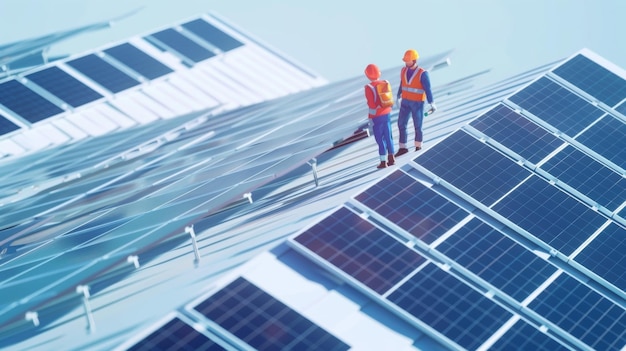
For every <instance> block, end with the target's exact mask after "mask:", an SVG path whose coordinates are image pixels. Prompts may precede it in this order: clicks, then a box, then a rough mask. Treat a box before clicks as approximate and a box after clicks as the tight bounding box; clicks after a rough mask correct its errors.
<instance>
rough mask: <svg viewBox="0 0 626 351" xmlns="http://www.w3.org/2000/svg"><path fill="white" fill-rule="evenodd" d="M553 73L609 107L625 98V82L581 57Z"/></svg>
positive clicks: (568, 62) (573, 59)
mask: <svg viewBox="0 0 626 351" xmlns="http://www.w3.org/2000/svg"><path fill="white" fill-rule="evenodd" d="M554 73H555V74H556V75H558V76H560V77H561V78H563V79H565V80H567V81H569V82H570V83H572V84H573V85H575V86H576V87H577V88H579V89H580V90H583V91H585V92H587V93H588V94H589V95H591V96H593V97H595V98H596V99H598V100H600V101H602V102H604V103H605V104H607V105H609V106H614V105H615V104H617V103H619V102H621V101H622V100H623V99H624V98H626V80H624V79H623V78H621V77H620V76H618V75H617V74H615V73H613V72H611V71H609V70H608V69H606V68H604V67H602V66H600V65H599V64H597V63H596V62H594V61H592V60H591V59H589V58H587V57H585V56H583V55H580V54H579V55H576V56H575V57H573V58H572V59H570V60H569V61H567V62H566V63H564V64H563V65H561V66H559V67H557V68H556V69H555V70H554Z"/></svg>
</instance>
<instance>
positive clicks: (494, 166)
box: [415, 131, 530, 205]
mask: <svg viewBox="0 0 626 351" xmlns="http://www.w3.org/2000/svg"><path fill="white" fill-rule="evenodd" d="M415 162H417V163H418V164H420V165H422V166H423V167H425V168H426V169H428V170H429V171H431V172H433V173H435V174H436V175H438V176H439V177H441V178H442V179H443V180H445V181H447V182H449V183H451V184H452V185H454V186H455V187H457V188H459V189H460V190H461V191H463V192H465V193H466V194H468V195H470V196H472V197H473V198H475V199H476V200H478V201H480V202H482V203H484V204H486V205H490V204H492V203H494V202H495V201H496V200H497V199H499V198H500V197H502V196H503V195H504V194H506V193H507V192H508V191H510V190H511V189H513V187H515V186H516V185H517V184H518V183H520V182H521V181H522V180H523V179H525V178H526V177H528V176H529V175H530V172H529V171H527V170H526V169H524V168H522V167H520V166H518V165H517V164H516V163H515V162H513V161H512V160H510V159H508V158H506V157H504V156H503V155H502V154H500V153H498V152H497V151H495V150H494V149H492V148H491V147H489V146H487V145H486V144H484V143H481V142H480V141H478V140H477V139H475V138H474V137H472V136H470V135H469V134H467V133H465V132H463V131H457V132H454V133H453V134H451V135H450V136H449V137H448V138H446V139H444V140H442V141H441V142H439V143H437V144H435V145H433V146H432V147H431V148H430V149H428V150H427V151H426V152H424V153H423V154H422V155H420V156H418V157H417V158H416V159H415Z"/></svg>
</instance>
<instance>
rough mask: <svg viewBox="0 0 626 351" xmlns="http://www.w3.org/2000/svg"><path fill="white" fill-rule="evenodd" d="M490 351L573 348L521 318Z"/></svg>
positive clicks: (552, 350)
mask: <svg viewBox="0 0 626 351" xmlns="http://www.w3.org/2000/svg"><path fill="white" fill-rule="evenodd" d="M489 350H490V351H498V350H502V351H510V350H546V351H567V350H571V348H568V347H566V346H564V345H562V344H561V343H559V342H558V341H556V340H554V339H553V338H551V337H550V336H548V335H547V334H546V333H544V332H541V331H539V330H538V329H537V328H535V327H533V326H532V325H530V324H528V323H526V322H524V321H523V320H519V321H517V322H515V324H514V325H513V326H512V327H511V328H510V329H509V330H507V331H506V333H504V335H502V336H501V337H500V338H499V339H498V341H497V342H495V343H494V344H493V345H492V346H491V347H490V348H489Z"/></svg>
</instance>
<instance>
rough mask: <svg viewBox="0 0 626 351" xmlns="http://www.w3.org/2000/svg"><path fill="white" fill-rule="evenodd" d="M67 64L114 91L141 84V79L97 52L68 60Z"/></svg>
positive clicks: (117, 91)
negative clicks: (137, 78)
mask: <svg viewBox="0 0 626 351" xmlns="http://www.w3.org/2000/svg"><path fill="white" fill-rule="evenodd" d="M67 64H68V65H69V66H71V67H72V68H74V69H76V70H77V71H79V72H80V73H82V74H84V75H86V76H87V77H89V78H91V79H92V80H93V81H95V82H96V83H98V84H100V85H101V86H103V87H104V88H106V89H107V90H109V91H110V92H112V93H119V92H120V91H123V90H126V89H128V88H132V87H134V86H136V85H139V81H137V80H136V79H134V78H132V77H131V76H129V75H127V74H126V73H124V72H122V71H120V70H119V69H117V68H116V67H114V66H113V65H111V64H110V63H108V62H106V61H105V60H104V59H102V58H100V57H98V56H96V55H95V54H90V55H87V56H83V57H80V58H77V59H74V60H71V61H68V62H67Z"/></svg>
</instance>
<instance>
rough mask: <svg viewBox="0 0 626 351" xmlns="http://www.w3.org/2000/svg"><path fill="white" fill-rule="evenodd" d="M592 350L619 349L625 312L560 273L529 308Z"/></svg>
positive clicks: (624, 341) (625, 337) (625, 334)
mask: <svg viewBox="0 0 626 351" xmlns="http://www.w3.org/2000/svg"><path fill="white" fill-rule="evenodd" d="M528 307H530V308H531V309H532V310H534V311H535V312H537V313H539V314H540V315H541V316H543V317H545V318H547V319H548V320H549V321H551V322H552V323H554V324H556V325H558V326H559V327H561V328H562V329H564V330H565V331H567V332H569V333H570V334H572V335H573V336H574V337H576V338H578V339H580V340H581V341H583V342H584V343H586V344H587V345H589V346H590V347H591V348H593V349H594V350H623V347H624V346H625V345H626V310H624V308H622V307H620V306H618V305H616V304H614V303H613V302H611V301H610V300H608V299H606V298H604V297H602V296H601V295H600V294H598V293H597V292H595V291H593V290H592V289H590V288H589V287H587V286H586V285H583V284H581V283H580V282H579V281H578V280H576V279H574V278H572V277H570V276H568V275H567V274H561V275H560V276H559V277H558V278H557V279H556V280H555V281H554V282H553V283H552V284H550V285H549V286H548V287H547V288H546V290H544V291H543V292H542V293H541V294H539V295H538V296H537V298H535V299H534V300H533V301H532V302H531V303H530V304H529V306H528Z"/></svg>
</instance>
